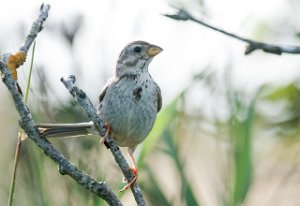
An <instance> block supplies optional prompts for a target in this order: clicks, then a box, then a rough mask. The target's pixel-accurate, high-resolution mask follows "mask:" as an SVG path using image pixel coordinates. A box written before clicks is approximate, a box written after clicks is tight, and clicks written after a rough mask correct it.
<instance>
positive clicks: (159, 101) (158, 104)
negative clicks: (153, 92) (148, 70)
mask: <svg viewBox="0 0 300 206" xmlns="http://www.w3.org/2000/svg"><path fill="white" fill-rule="evenodd" d="M155 84H156V83H155ZM156 86H157V113H158V112H159V111H160V109H161V107H162V97H161V91H160V88H159V86H158V85H157V84H156Z"/></svg>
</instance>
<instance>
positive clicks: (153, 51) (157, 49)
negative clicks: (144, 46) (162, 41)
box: [146, 45, 163, 57]
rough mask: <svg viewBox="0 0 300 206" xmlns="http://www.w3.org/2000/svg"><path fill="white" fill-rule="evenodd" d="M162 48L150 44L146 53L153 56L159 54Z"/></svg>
mask: <svg viewBox="0 0 300 206" xmlns="http://www.w3.org/2000/svg"><path fill="white" fill-rule="evenodd" d="M162 50H163V49H162V48H160V47H159V46H155V45H151V46H150V47H149V49H148V50H147V52H146V53H147V55H148V56H149V57H154V56H156V55H157V54H159V53H160V52H162Z"/></svg>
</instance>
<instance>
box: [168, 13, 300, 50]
mask: <svg viewBox="0 0 300 206" xmlns="http://www.w3.org/2000/svg"><path fill="white" fill-rule="evenodd" d="M164 16H166V17H169V18H171V19H174V20H178V21H187V20H191V21H193V22H196V23H198V24H201V25H202V26H205V27H208V28H210V29H212V30H215V31H217V32H220V33H222V34H225V35H227V36H230V37H232V38H235V39H238V40H240V41H243V42H246V43H248V45H247V47H246V50H245V54H246V55H248V54H250V53H252V52H253V51H255V50H263V51H264V52H267V53H272V54H277V55H281V54H282V53H289V54H300V46H287V45H285V46H278V45H274V44H267V43H264V42H258V41H254V40H251V39H248V38H244V37H241V36H239V35H236V34H233V33H231V32H228V31H225V30H223V29H220V28H218V27H215V26H212V25H210V24H208V23H206V22H204V21H203V20H199V19H196V18H195V17H193V16H192V15H191V14H190V13H189V12H187V11H186V10H184V9H177V13H176V14H164Z"/></svg>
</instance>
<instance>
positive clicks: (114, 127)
mask: <svg viewBox="0 0 300 206" xmlns="http://www.w3.org/2000/svg"><path fill="white" fill-rule="evenodd" d="M162 51H163V49H162V48H161V47H159V46H156V45H154V44H150V43H148V42H146V41H140V40H139V41H134V42H131V43H129V44H127V45H126V46H125V48H124V49H123V50H122V51H121V53H120V55H119V58H118V61H117V64H116V68H115V73H114V75H113V76H112V77H111V78H110V79H109V80H108V81H107V83H106V84H105V86H104V87H103V89H102V91H101V92H100V95H99V103H98V106H97V113H98V115H99V116H100V117H101V119H102V120H103V121H104V123H105V127H106V129H107V130H106V134H105V135H104V136H103V137H102V139H101V141H100V142H101V143H102V144H105V140H106V138H107V136H108V135H110V137H111V138H113V139H114V140H115V141H116V143H117V145H118V146H120V147H127V148H128V154H129V158H130V160H131V165H132V168H131V170H132V172H133V174H134V178H133V179H132V180H131V181H130V182H128V183H127V185H125V186H124V187H123V189H121V190H120V191H124V190H126V189H128V188H130V187H131V186H132V185H133V184H134V183H135V182H136V181H137V177H138V168H137V165H136V161H135V158H134V155H133V153H134V151H135V149H136V147H137V146H138V145H139V144H140V143H141V142H143V140H144V139H145V138H146V137H147V136H148V134H149V133H150V131H151V130H152V128H153V126H154V123H155V120H156V117H157V113H158V112H159V111H160V110H161V107H162V96H161V90H160V87H159V86H158V84H157V83H156V82H155V81H154V80H153V78H152V77H151V75H150V73H149V71H148V66H149V64H150V63H151V61H152V60H153V58H154V57H155V56H156V55H158V54H159V53H161V52H162ZM37 129H38V131H39V133H40V136H41V137H46V138H47V137H58V136H60V137H61V136H63V137H64V136H65V137H68V136H78V135H87V134H91V133H93V134H95V131H94V124H93V123H92V122H84V123H69V124H38V125H37Z"/></svg>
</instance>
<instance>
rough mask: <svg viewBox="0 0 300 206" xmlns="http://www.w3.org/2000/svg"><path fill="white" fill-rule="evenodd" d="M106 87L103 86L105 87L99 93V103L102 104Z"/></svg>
mask: <svg viewBox="0 0 300 206" xmlns="http://www.w3.org/2000/svg"><path fill="white" fill-rule="evenodd" d="M107 87H108V85H105V86H104V87H103V88H102V91H101V93H100V96H99V102H102V100H103V98H104V96H105V94H106V90H107Z"/></svg>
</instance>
